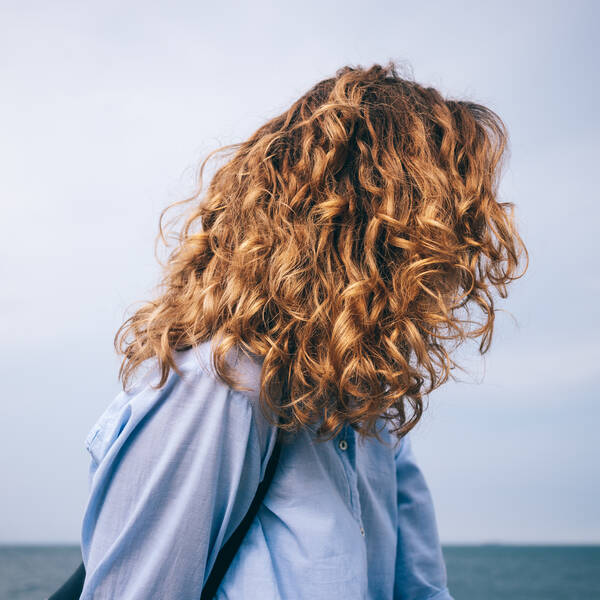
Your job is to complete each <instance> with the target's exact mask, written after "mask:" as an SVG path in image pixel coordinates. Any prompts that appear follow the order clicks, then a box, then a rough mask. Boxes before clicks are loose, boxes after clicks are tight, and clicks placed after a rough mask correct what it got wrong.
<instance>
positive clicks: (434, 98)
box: [115, 63, 527, 439]
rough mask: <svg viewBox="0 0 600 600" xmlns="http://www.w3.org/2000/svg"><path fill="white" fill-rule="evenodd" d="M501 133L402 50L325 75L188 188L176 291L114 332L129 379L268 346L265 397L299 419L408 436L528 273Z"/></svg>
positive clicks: (285, 420)
mask: <svg viewBox="0 0 600 600" xmlns="http://www.w3.org/2000/svg"><path fill="white" fill-rule="evenodd" d="M506 142H507V133H506V129H505V126H504V124H503V123H502V121H501V119H500V118H499V117H498V115H496V114H495V113H494V112H493V111H492V110H490V109H488V108H486V107H484V106H482V105H480V104H476V103H473V102H469V101H463V100H450V99H445V98H444V97H443V96H442V95H441V94H440V93H439V92H438V91H437V90H435V89H433V88H431V87H424V86H422V85H419V84H418V83H416V82H414V81H412V80H410V79H407V78H402V77H400V76H399V74H398V71H397V68H396V67H395V65H394V64H393V63H390V64H388V65H387V66H381V65H377V64H376V65H373V66H371V67H370V68H361V67H355V68H354V67H349V66H347V67H344V68H342V69H340V70H339V71H337V73H336V75H335V76H334V77H332V78H329V79H325V80H323V81H320V82H319V83H317V84H316V85H315V86H314V87H313V88H312V89H310V90H309V91H308V92H307V93H306V94H304V95H303V96H302V97H301V98H299V99H298V100H297V101H296V102H294V103H293V104H292V106H290V108H289V109H288V110H286V111H285V112H284V113H282V114H281V115H279V116H277V117H275V118H273V119H271V120H269V121H268V122H267V123H265V124H264V125H263V126H262V127H260V128H259V129H258V130H257V131H256V132H255V133H254V134H253V135H252V136H251V137H250V138H249V139H247V140H246V141H244V142H241V143H239V144H233V145H231V146H227V147H225V148H221V149H218V150H217V151H215V152H213V153H211V155H209V157H207V159H206V160H205V161H204V163H203V164H202V169H201V174H202V171H203V169H204V166H205V164H206V161H207V160H208V159H209V158H210V157H211V156H212V155H213V154H215V153H216V152H219V151H223V150H233V152H232V156H231V157H229V159H228V160H227V162H226V163H225V164H224V165H223V166H221V167H220V168H219V169H218V170H217V171H216V172H215V174H214V176H213V177H212V179H211V181H210V183H209V185H208V187H207V189H206V191H203V190H202V186H200V189H199V191H198V193H197V194H195V195H194V196H193V197H192V198H189V199H188V201H189V202H190V203H191V209H190V211H189V212H188V213H187V214H186V219H185V223H184V224H183V227H182V228H181V230H180V232H179V234H178V243H177V246H176V247H175V249H174V250H173V251H172V253H171V254H170V257H169V261H168V263H167V264H166V268H165V272H164V279H163V281H162V287H163V290H164V291H163V292H162V293H161V295H160V296H159V297H158V298H157V299H156V300H154V301H152V302H149V303H147V304H145V305H144V306H142V308H140V309H139V310H137V312H135V314H134V315H133V316H131V317H130V318H129V319H128V320H127V321H126V322H125V323H124V324H123V325H122V326H121V328H120V329H119V331H118V332H117V335H116V336H115V345H116V346H117V348H118V349H119V350H120V351H121V352H122V353H123V354H124V359H123V363H122V365H121V371H120V373H119V374H120V376H121V377H122V378H123V383H124V386H125V385H126V383H127V380H128V378H129V377H130V375H131V374H132V373H133V371H134V370H135V369H136V368H137V367H138V366H139V365H140V364H141V363H142V362H143V361H145V360H146V359H148V358H156V359H157V360H158V362H159V364H160V366H161V369H162V373H163V379H162V380H161V385H162V383H164V380H166V377H167V375H168V372H169V369H170V368H176V365H174V363H173V360H172V352H173V350H180V349H184V348H188V347H191V346H193V345H196V344H198V343H200V342H204V341H206V340H209V339H211V340H212V342H213V347H214V351H213V354H212V356H213V360H214V367H215V370H216V372H217V373H218V374H219V375H220V376H221V377H222V378H223V379H224V380H225V381H226V382H227V383H228V384H230V385H232V386H234V387H236V385H237V383H236V378H235V373H234V372H233V371H232V370H231V369H229V368H228V365H227V362H226V360H225V356H226V354H227V353H228V351H229V350H231V349H232V348H237V349H241V350H242V351H243V352H245V353H247V354H248V355H252V356H256V357H258V358H259V359H260V361H261V362H262V373H261V406H262V407H263V408H264V409H265V414H267V415H269V414H272V413H279V414H280V415H281V419H282V426H283V427H285V428H287V429H289V430H295V429H298V428H300V427H302V426H304V425H307V424H313V423H317V422H319V424H320V426H319V432H320V434H321V436H322V439H329V438H330V437H332V436H333V435H335V434H336V433H337V432H338V431H339V429H340V428H341V427H342V426H343V425H344V424H345V423H348V424H350V425H351V426H352V427H354V428H355V429H356V431H357V432H359V433H360V434H362V435H374V434H376V428H375V427H376V422H377V420H378V419H379V418H380V417H384V418H385V419H389V420H391V421H393V425H394V428H395V430H396V432H397V434H398V435H404V434H405V433H406V432H408V431H409V430H410V429H411V428H412V427H413V426H414V425H415V424H416V423H417V421H418V420H419V419H420V417H421V415H422V413H423V406H424V402H423V398H424V394H427V393H429V392H430V391H432V390H433V389H435V388H436V387H438V386H439V385H441V384H442V383H444V382H445V381H446V380H447V379H448V376H449V374H450V370H451V369H452V368H453V367H454V366H456V363H455V362H454V361H453V359H452V357H451V354H452V352H453V351H454V350H455V349H456V347H457V346H458V345H459V344H460V343H461V342H463V341H464V340H466V339H467V338H480V346H479V348H480V351H481V352H482V353H483V352H485V351H487V349H488V348H489V345H490V342H491V338H492V332H493V325H494V311H495V308H494V299H493V291H494V290H495V291H496V292H497V293H499V295H500V296H501V297H506V295H507V292H506V284H507V283H508V282H510V281H511V280H513V279H516V278H517V277H520V276H521V275H522V273H520V274H519V273H517V272H516V269H517V266H518V264H519V262H520V257H521V255H522V253H523V251H524V252H525V256H527V251H526V249H525V246H524V245H523V243H522V241H521V238H520V236H519V234H518V233H517V230H516V227H515V223H514V215H513V208H514V207H513V204H512V203H508V202H504V203H502V202H499V201H498V199H497V194H498V191H497V187H498V178H499V172H500V166H501V163H502V157H503V155H504V152H505V147H506ZM163 215H164V211H163ZM163 215H161V222H162V217H163ZM161 236H162V226H161ZM163 239H164V237H163ZM471 307H475V308H476V309H478V311H479V313H480V316H481V320H480V322H477V321H475V320H473V319H472V315H471V314H470V308H471ZM281 385H284V386H285V388H284V389H285V390H286V393H285V394H284V395H281V393H279V392H275V391H274V390H280V389H281Z"/></svg>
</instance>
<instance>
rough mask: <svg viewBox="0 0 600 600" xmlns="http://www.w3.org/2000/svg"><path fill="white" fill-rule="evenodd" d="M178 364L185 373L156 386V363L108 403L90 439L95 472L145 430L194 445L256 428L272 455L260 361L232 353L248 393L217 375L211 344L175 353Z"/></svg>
mask: <svg viewBox="0 0 600 600" xmlns="http://www.w3.org/2000/svg"><path fill="white" fill-rule="evenodd" d="M174 360H175V363H176V365H177V367H178V369H179V370H180V372H181V375H179V374H178V373H176V372H175V371H174V370H171V371H170V373H169V376H168V378H167V381H166V382H165V384H164V385H163V386H162V387H160V388H157V387H156V386H157V385H158V382H159V380H160V373H159V369H158V366H157V364H156V363H155V364H152V365H150V366H149V367H147V368H146V372H145V373H144V375H143V376H142V377H141V378H140V379H139V380H138V381H137V383H135V384H134V385H133V386H132V387H131V388H130V389H129V390H128V391H121V392H120V393H119V394H118V395H117V396H116V397H115V398H114V399H113V401H112V402H111V403H110V404H109V405H108V407H107V408H106V410H105V411H104V412H103V413H102V415H101V416H100V418H99V419H98V420H97V422H96V423H95V424H94V426H93V427H92V429H91V431H90V432H89V433H88V436H87V437H86V440H85V446H86V448H87V450H88V452H89V453H90V455H91V457H92V462H93V468H94V467H95V466H97V465H98V464H99V463H100V462H101V461H102V460H104V459H105V458H106V457H107V455H108V454H109V453H111V452H113V453H114V452H116V451H117V450H118V448H119V447H122V446H123V445H124V444H125V443H128V444H129V443H130V442H131V439H132V438H133V437H140V434H141V433H142V432H144V434H143V435H144V437H145V438H146V439H147V440H148V439H156V441H161V443H164V442H174V443H177V438H178V436H179V437H181V436H185V443H190V441H191V438H192V436H196V437H198V438H200V437H201V436H202V435H203V432H206V431H207V430H209V429H210V430H213V431H214V430H215V429H218V430H222V431H221V433H222V435H223V436H225V435H227V433H228V432H233V431H234V430H235V429H236V428H242V429H243V428H245V427H252V429H253V430H255V431H256V436H257V441H258V444H259V445H260V447H261V449H262V454H263V455H266V454H267V451H268V449H269V447H270V446H271V443H270V442H271V438H272V433H273V431H272V430H273V426H271V425H270V424H269V423H268V422H267V421H266V420H265V418H264V416H263V415H262V413H261V411H260V409H259V406H258V399H259V394H260V377H261V369H262V362H261V360H260V359H259V358H256V357H250V356H247V355H245V354H243V353H241V352H230V353H229V354H228V355H227V362H228V363H229V364H231V366H232V367H233V369H234V373H235V376H236V378H237V379H238V381H239V382H240V384H241V385H242V386H243V387H244V388H246V390H245V391H238V390H235V389H233V388H231V387H230V386H228V385H227V384H226V383H225V382H223V381H222V380H221V379H220V378H219V377H218V376H217V374H216V373H215V372H214V369H213V366H212V348H211V342H210V341H207V342H204V343H202V344H199V345H197V346H194V347H192V348H190V349H188V350H185V351H178V352H175V353H174ZM182 441H183V440H182Z"/></svg>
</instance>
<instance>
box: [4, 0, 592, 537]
mask: <svg viewBox="0 0 600 600" xmlns="http://www.w3.org/2000/svg"><path fill="white" fill-rule="evenodd" d="M1 7H2V9H1V12H2V15H1V17H2V18H1V19H0V80H1V82H2V93H1V94H0V107H1V110H0V130H1V131H2V136H1V142H0V164H1V177H0V200H1V202H2V212H1V214H2V235H1V236H0V253H1V254H0V256H1V262H0V276H1V281H2V288H1V292H0V304H1V310H0V333H1V337H0V340H1V345H0V377H1V382H2V392H1V394H0V411H1V413H0V477H1V480H2V490H3V491H2V493H1V494H0V542H78V540H79V530H80V522H81V516H82V511H83V507H84V503H85V500H86V494H87V468H88V456H87V454H86V451H85V449H84V445H83V441H84V439H85V437H86V435H87V433H88V431H89V430H90V429H91V427H92V425H93V424H94V422H95V420H96V419H97V418H98V417H99V415H100V413H101V412H102V411H103V410H104V408H105V406H106V405H107V404H108V403H109V402H110V401H111V400H112V399H113V398H114V396H115V395H116V394H117V393H118V391H119V389H120V387H119V382H118V381H117V371H118V365H119V358H118V357H117V356H116V355H115V353H114V350H113V346H112V340H113V336H114V334H115V332H116V330H117V328H118V326H119V325H120V324H121V322H122V321H123V319H124V317H125V316H126V314H129V313H126V310H127V308H128V307H130V306H131V305H133V304H134V303H137V302H139V301H142V300H146V299H148V298H149V297H151V295H152V289H153V286H154V285H155V284H156V282H157V278H158V272H159V271H158V265H157V262H156V259H155V257H154V239H155V236H156V233H157V227H158V215H159V212H160V210H161V209H162V208H163V207H164V206H166V205H167V204H169V203H171V202H173V201H175V200H178V199H181V198H183V197H184V196H185V194H186V193H187V192H188V191H189V190H190V189H191V185H192V183H193V178H194V174H195V172H196V168H197V165H198V164H199V162H200V160H201V159H202V158H203V157H204V156H205V154H206V153H207V152H208V151H210V150H212V149H213V148H215V147H217V146H218V145H221V144H225V143H231V142H235V141H241V140H243V139H245V138H246V137H247V136H249V135H250V134H251V133H252V132H253V131H254V130H255V129H256V128H257V127H258V126H259V125H261V124H262V123H263V122H264V121H265V120H267V119H269V118H271V117H272V116H275V115H276V114H279V113H280V112H282V111H283V110H285V109H286V108H287V107H288V106H289V105H290V104H291V103H292V102H293V101H294V100H295V99H296V98H297V97H298V96H300V95H301V94H302V93H304V92H305V91H306V90H307V89H308V88H309V87H311V86H312V85H313V84H314V83H316V82H317V81H319V80H320V79H323V78H325V77H329V76H331V75H333V74H334V73H335V71H336V70H337V69H338V68H339V67H341V66H343V65H346V64H352V65H356V64H361V65H363V66H367V65H370V64H372V63H374V62H380V63H383V62H386V61H387V60H388V59H394V60H396V61H398V62H400V63H404V64H408V65H409V66H410V67H411V68H412V71H413V73H414V78H415V79H416V80H417V81H419V82H421V83H427V84H431V85H434V86H436V87H438V88H439V89H440V90H441V91H442V92H443V93H444V94H446V95H449V96H453V97H459V98H468V99H471V100H474V101H477V102H481V103H484V104H486V105H488V106H490V107H491V108H493V109H494V110H496V111H497V112H498V113H499V114H500V115H501V117H502V118H503V119H504V120H505V122H506V124H507V126H508V129H509V132H510V136H511V141H510V144H511V155H510V159H509V163H508V168H507V170H506V172H505V176H504V179H503V183H502V186H501V193H502V197H501V200H508V201H512V202H515V204H516V207H517V208H516V215H517V219H518V222H519V224H520V230H521V234H522V236H523V238H524V240H525V242H526V243H527V245H528V248H529V250H530V254H531V265H530V268H529V271H528V273H527V275H526V276H525V277H524V278H522V279H521V280H519V281H517V282H516V283H514V284H513V287H512V290H511V294H510V295H509V298H508V299H507V300H506V301H501V302H500V304H499V306H501V307H503V308H504V309H506V310H507V311H509V312H507V313H498V316H497V326H496V332H495V338H494V340H493V343H492V349H491V351H490V352H489V353H488V354H487V355H486V357H485V359H481V358H477V355H476V353H475V351H474V350H472V351H471V352H470V354H469V356H470V357H469V356H467V355H466V354H465V361H466V362H464V364H465V365H466V366H467V368H468V369H469V373H470V374H469V375H468V376H467V375H462V376H461V379H462V381H461V382H458V383H454V382H451V383H449V384H447V385H446V386H445V387H444V388H442V389H440V390H437V391H436V392H434V393H433V394H431V396H430V399H429V409H428V411H427V412H426V414H425V417H424V418H423V420H422V421H421V423H420V424H419V425H418V426H417V429H416V430H415V432H414V434H413V439H414V446H415V451H416V453H417V457H418V458H419V461H420V463H421V466H422V468H423V471H424V472H425V475H426V477H427V479H428V481H429V484H430V487H431V489H432V492H433V495H434V500H435V505H436V509H437V516H438V523H439V528H440V534H441V537H442V541H443V542H446V543H449V542H493V541H503V542H539V543H543V542H600V514H599V513H600V510H599V508H598V507H599V506H600V501H599V492H600V468H599V460H598V454H599V453H598V426H599V424H600V423H599V417H600V403H599V402H598V400H600V398H599V396H600V394H599V392H598V379H599V375H600V366H599V352H598V351H599V343H598V333H599V325H598V323H599V317H600V308H599V307H600V302H599V301H598V296H599V292H600V276H599V269H598V259H599V258H600V257H599V251H598V238H599V237H600V231H599V222H600V203H599V198H598V184H597V183H596V177H597V175H598V134H599V127H598V125H599V117H598V108H597V106H598V90H599V86H598V47H597V43H596V42H595V41H594V39H593V38H594V35H595V34H596V32H597V24H598V17H599V14H598V13H599V12H600V11H599V10H598V3H596V2H593V1H590V2H583V1H579V2H577V1H573V0H571V1H569V2H565V1H562V2H558V1H555V2H545V1H540V2H531V1H530V2H526V1H519V2H506V1H505V2H502V3H486V2H480V1H474V2H402V1H394V2H381V1H379V2H377V1H375V2H365V1H364V0H363V2H355V1H352V0H346V1H345V2H339V3H333V2H326V1H323V0H320V1H318V2H315V1H312V0H311V1H306V0H305V1H303V2H298V3H283V2H273V3H268V2H261V1H258V2H253V3H232V2H218V3H217V2H213V3H210V4H209V3H207V2H168V3H167V2H163V3H162V4H159V3H155V2H147V1H145V2H123V1H119V2H116V1H107V0H104V1H103V2H102V3H99V2H98V3H83V2H72V3H68V2H61V1H57V2H41V1H39V2H28V1H23V0H20V1H19V2H6V1H3V2H1Z"/></svg>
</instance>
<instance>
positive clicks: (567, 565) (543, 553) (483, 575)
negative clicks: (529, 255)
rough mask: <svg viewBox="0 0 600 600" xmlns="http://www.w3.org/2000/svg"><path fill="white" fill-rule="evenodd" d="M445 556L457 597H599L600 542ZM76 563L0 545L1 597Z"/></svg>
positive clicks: (457, 551) (52, 583) (36, 585)
mask: <svg viewBox="0 0 600 600" xmlns="http://www.w3.org/2000/svg"><path fill="white" fill-rule="evenodd" d="M444 556H445V559H446V567H447V570H448V585H449V588H450V591H451V593H452V595H453V596H454V598H455V599H456V600H500V599H502V600H504V599H509V598H510V600H571V599H573V600H600V546H496V545H493V546H491V545H490V546H444ZM80 561H81V554H80V552H79V548H77V547H75V546H0V600H42V599H43V598H45V597H46V596H48V595H49V594H51V593H52V592H54V591H55V590H56V589H57V588H58V587H59V586H60V585H61V584H62V583H63V582H64V581H65V580H66V579H67V577H69V575H71V573H72V572H73V571H74V570H75V568H76V567H77V565H78V564H79V562H80ZM382 600H387V599H382Z"/></svg>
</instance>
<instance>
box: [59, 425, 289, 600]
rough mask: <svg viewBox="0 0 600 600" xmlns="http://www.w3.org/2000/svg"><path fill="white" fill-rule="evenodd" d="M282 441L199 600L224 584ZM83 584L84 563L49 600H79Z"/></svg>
mask: <svg viewBox="0 0 600 600" xmlns="http://www.w3.org/2000/svg"><path fill="white" fill-rule="evenodd" d="M281 438H282V430H281V429H280V428H279V427H278V428H277V438H276V440H275V446H274V448H273V452H272V453H271V456H270V457H269V462H268V463H267V467H266V469H265V476H264V477H263V480H262V481H261V482H260V483H259V484H258V488H257V489H256V494H255V495H254V499H253V500H252V503H251V504H250V508H249V509H248V512H247V513H246V515H245V516H244V518H243V519H242V521H241V523H240V524H239V525H238V526H237V527H236V529H235V531H234V532H233V533H232V534H231V537H230V538H229V539H228V540H227V541H226V542H225V543H224V544H223V546H221V549H220V550H219V553H218V554H217V558H216V560H215V564H214V565H213V568H212V569H211V572H210V575H209V576H208V579H207V580H206V583H205V585H204V588H203V589H202V595H201V596H200V600H212V598H213V597H214V595H215V594H216V593H217V589H218V587H219V585H220V584H221V581H222V579H223V577H224V576H225V573H226V572H227V569H228V568H229V565H230V564H231V561H232V560H233V557H234V556H235V554H236V552H237V551H238V548H239V547H240V545H241V543H242V540H243V539H244V536H245V535H246V532H247V531H248V529H249V528H250V525H251V523H252V521H253V520H254V517H255V516H256V513H257V512H258V509H259V507H260V505H261V504H262V501H263V499H264V497H265V494H266V493H267V489H268V488H269V485H270V483H271V480H272V479H273V473H275V468H276V467H277V462H278V460H279V454H280V452H281ZM84 581H85V566H84V564H83V562H82V563H81V564H80V565H79V566H78V567H77V569H76V570H75V572H74V573H73V574H72V575H71V577H69V579H68V580H67V581H65V583H64V584H63V585H62V586H61V587H60V588H59V589H58V590H57V591H56V592H54V594H52V596H50V597H49V598H48V600H79V597H80V596H81V592H82V590H83V583H84Z"/></svg>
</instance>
